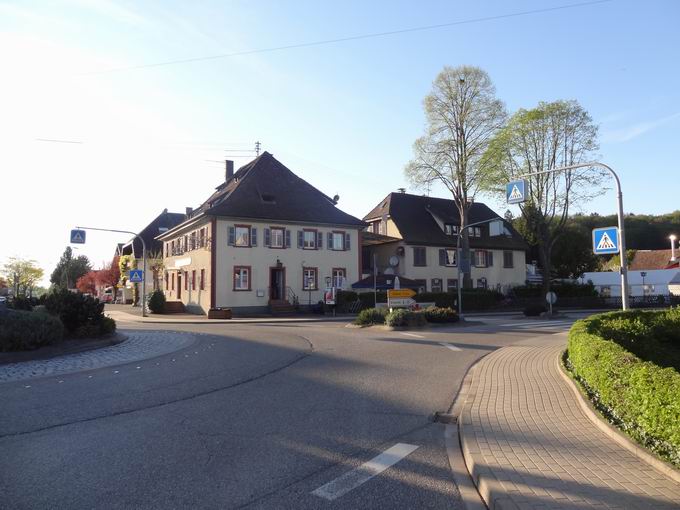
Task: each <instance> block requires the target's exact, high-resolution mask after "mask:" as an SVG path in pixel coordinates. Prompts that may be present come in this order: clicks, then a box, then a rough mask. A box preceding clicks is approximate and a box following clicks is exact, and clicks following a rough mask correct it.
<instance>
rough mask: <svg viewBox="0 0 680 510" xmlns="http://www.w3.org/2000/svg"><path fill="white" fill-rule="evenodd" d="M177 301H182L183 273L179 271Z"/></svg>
mask: <svg viewBox="0 0 680 510" xmlns="http://www.w3.org/2000/svg"><path fill="white" fill-rule="evenodd" d="M177 299H182V273H180V272H179V271H177Z"/></svg>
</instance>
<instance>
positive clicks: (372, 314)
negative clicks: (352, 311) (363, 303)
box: [354, 308, 388, 326]
mask: <svg viewBox="0 0 680 510" xmlns="http://www.w3.org/2000/svg"><path fill="white" fill-rule="evenodd" d="M387 311H388V310H387V309H386V308H366V309H365V310H361V311H360V312H359V315H357V318H356V319H355V320H354V324H358V325H360V326H370V325H371V324H385V315H387Z"/></svg>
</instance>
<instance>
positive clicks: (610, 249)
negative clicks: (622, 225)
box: [593, 227, 621, 255]
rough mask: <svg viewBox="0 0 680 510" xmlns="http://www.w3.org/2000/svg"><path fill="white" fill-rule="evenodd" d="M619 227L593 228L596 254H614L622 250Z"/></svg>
mask: <svg viewBox="0 0 680 510" xmlns="http://www.w3.org/2000/svg"><path fill="white" fill-rule="evenodd" d="M620 244H621V243H620V241H619V229H618V228H617V227H602V228H594V229H593V252H594V253H595V255H612V254H614V253H619V251H620V248H621V247H620Z"/></svg>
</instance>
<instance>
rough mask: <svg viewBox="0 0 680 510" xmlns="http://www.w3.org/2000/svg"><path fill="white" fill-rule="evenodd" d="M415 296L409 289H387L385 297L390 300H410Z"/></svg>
mask: <svg viewBox="0 0 680 510" xmlns="http://www.w3.org/2000/svg"><path fill="white" fill-rule="evenodd" d="M415 295H416V292H415V291H414V290H411V289H389V290H388V291H387V297H388V298H390V299H400V298H410V297H413V296H415Z"/></svg>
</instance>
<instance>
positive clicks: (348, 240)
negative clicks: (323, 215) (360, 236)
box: [345, 234, 352, 250]
mask: <svg viewBox="0 0 680 510" xmlns="http://www.w3.org/2000/svg"><path fill="white" fill-rule="evenodd" d="M351 241H352V234H345V250H351V249H352V246H351Z"/></svg>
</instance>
